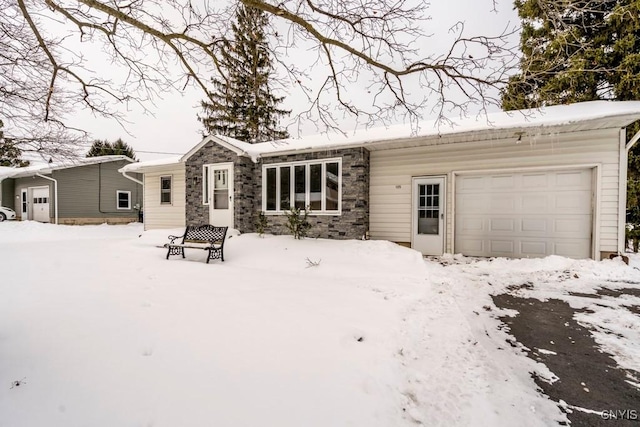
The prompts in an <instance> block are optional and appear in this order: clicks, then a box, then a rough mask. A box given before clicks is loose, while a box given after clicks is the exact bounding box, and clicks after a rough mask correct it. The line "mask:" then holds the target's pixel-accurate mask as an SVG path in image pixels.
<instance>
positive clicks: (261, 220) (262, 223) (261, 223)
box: [256, 212, 267, 237]
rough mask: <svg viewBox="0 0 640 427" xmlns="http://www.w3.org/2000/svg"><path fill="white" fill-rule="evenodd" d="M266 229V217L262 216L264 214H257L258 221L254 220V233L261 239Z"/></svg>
mask: <svg viewBox="0 0 640 427" xmlns="http://www.w3.org/2000/svg"><path fill="white" fill-rule="evenodd" d="M266 229H267V216H266V215H265V214H264V212H260V213H259V214H258V219H256V233H258V236H260V237H262V236H263V235H264V232H265V230H266Z"/></svg>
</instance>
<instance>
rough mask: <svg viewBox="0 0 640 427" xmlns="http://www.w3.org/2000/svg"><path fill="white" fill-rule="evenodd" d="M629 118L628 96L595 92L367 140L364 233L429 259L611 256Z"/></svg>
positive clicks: (638, 109)
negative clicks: (591, 97)
mask: <svg viewBox="0 0 640 427" xmlns="http://www.w3.org/2000/svg"><path fill="white" fill-rule="evenodd" d="M639 119H640V102H635V101H629V102H605V101H596V102H586V103H581V104H573V105H562V106H555V107H548V108H546V109H543V110H532V111H522V112H512V113H504V112H501V113H495V114H491V115H489V116H488V117H486V118H478V119H476V118H470V119H468V120H462V121H457V123H456V125H455V126H451V127H448V126H440V127H438V124H437V123H435V122H434V123H427V124H421V125H420V129H419V130H418V131H417V132H414V133H413V134H412V135H410V136H404V137H403V138H401V137H396V138H395V139H386V140H371V141H368V142H367V143H366V144H365V145H364V146H365V147H367V149H368V150H369V152H370V176H371V178H370V190H369V208H370V214H369V227H370V236H371V238H373V239H385V240H391V241H394V242H397V243H401V244H405V245H407V246H411V247H412V248H414V249H416V250H419V251H420V252H422V253H423V254H425V255H436V256H437V255H442V254H443V253H456V254H458V253H460V254H463V255H469V256H486V257H489V256H503V257H544V256H548V255H561V256H567V257H572V258H594V259H601V258H604V257H608V256H609V255H610V254H617V253H620V252H622V251H624V228H625V216H624V212H625V205H626V168H627V156H628V152H629V149H630V148H631V147H632V146H633V145H634V144H635V143H636V142H637V141H638V140H639V139H640V133H638V134H636V135H633V136H632V137H631V138H627V135H626V127H627V126H629V125H630V124H632V123H634V122H636V121H637V120H639ZM394 133H395V134H396V135H400V132H395V131H394ZM378 135H380V133H378ZM427 222H429V223H433V224H432V226H429V227H426V226H425V225H424V224H426V223H427Z"/></svg>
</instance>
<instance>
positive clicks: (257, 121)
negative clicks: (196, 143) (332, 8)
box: [199, 4, 290, 143]
mask: <svg viewBox="0 0 640 427" xmlns="http://www.w3.org/2000/svg"><path fill="white" fill-rule="evenodd" d="M268 23H269V18H268V16H267V15H266V14H265V13H264V12H263V11H261V10H258V9H254V8H250V7H246V6H244V5H242V4H239V5H238V8H237V10H236V22H235V23H233V24H232V31H233V40H232V41H228V42H226V43H225V44H224V46H223V49H222V51H221V57H220V58H219V61H220V64H221V67H222V68H223V70H224V71H225V73H224V77H222V78H213V79H212V83H213V91H212V92H211V96H210V99H208V100H205V101H202V108H203V110H204V115H203V116H201V117H199V120H200V121H201V122H202V124H203V125H204V129H205V133H207V134H221V135H225V136H230V137H232V138H236V139H239V140H241V141H246V142H251V143H254V142H262V141H269V140H276V139H282V138H287V137H288V136H289V134H288V133H287V131H286V130H284V129H281V128H280V127H279V119H280V118H281V117H283V116H286V115H288V114H289V113H290V111H286V110H282V109H279V108H278V105H279V104H280V103H281V102H282V101H283V100H284V97H277V96H275V95H274V94H273V92H272V88H271V85H272V83H273V78H274V74H273V72H274V69H273V65H272V62H271V56H270V53H269V49H268V40H267V37H266V34H265V30H266V27H267V25H268Z"/></svg>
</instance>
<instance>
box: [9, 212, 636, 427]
mask: <svg viewBox="0 0 640 427" xmlns="http://www.w3.org/2000/svg"><path fill="white" fill-rule="evenodd" d="M174 231H176V232H177V231H178V230H174ZM168 234H171V230H169V231H160V232H158V231H154V232H146V233H143V232H142V229H141V228H140V226H139V225H137V224H136V225H128V226H107V225H103V226H85V227H71V226H55V225H49V224H39V223H34V222H22V223H20V222H4V223H1V224H0V414H2V416H1V418H2V422H1V424H2V425H8V426H13V427H20V426H29V427H33V426H47V427H54V426H65V427H68V426H92V427H98V426H105V427H107V426H108V427H111V426H145V427H150V426H153V427H159V426H180V425H184V426H212V425H214V426H278V427H281V426H282V427H284V426H301V425H303V426H366V427H375V426H385V427H388V426H410V425H416V424H418V425H420V424H422V425H427V426H438V425H443V426H444V425H447V426H486V425H492V426H512V425H521V426H545V425H550V424H552V423H554V422H557V421H562V420H566V418H565V415H564V414H563V413H562V412H561V411H560V409H559V408H558V407H557V405H556V404H555V403H554V402H552V401H551V400H549V399H548V398H546V397H545V396H544V395H541V394H540V393H539V392H538V391H537V390H536V386H535V384H534V382H533V380H532V379H531V375H530V372H534V371H535V372H537V373H538V374H539V375H541V376H543V377H545V378H548V379H549V380H553V378H554V374H553V373H552V372H549V371H548V369H546V367H545V366H544V365H541V364H540V363H537V362H535V361H533V360H531V359H529V358H527V357H525V356H524V353H523V351H522V350H521V349H519V348H512V347H511V346H509V345H505V339H506V338H508V335H507V332H505V331H504V330H503V329H501V328H499V325H500V322H499V321H498V320H497V316H499V315H504V314H505V312H504V311H500V310H498V309H496V307H495V305H494V304H493V302H492V300H491V294H497V293H502V292H505V291H507V290H508V289H513V288H509V287H510V286H512V285H522V284H523V283H526V282H529V281H530V282H535V286H533V287H531V289H526V288H525V289H519V290H517V292H521V293H523V294H527V296H532V297H538V298H542V299H544V298H549V297H552V296H553V297H554V298H556V297H558V295H559V296H560V297H562V298H564V299H565V300H567V301H569V302H570V303H572V302H573V303H576V304H577V303H578V302H576V301H577V300H574V298H573V297H572V296H571V295H569V294H568V290H572V291H576V292H583V293H590V292H595V289H596V288H597V287H599V286H601V285H602V283H603V282H607V287H610V288H611V287H618V288H624V287H630V286H635V287H637V286H638V285H637V283H640V270H638V269H637V267H640V260H639V259H638V258H632V266H626V265H624V264H623V263H621V262H620V261H604V262H593V261H573V260H568V259H564V258H559V257H550V258H547V259H544V260H511V261H509V260H492V261H491V260H474V259H470V258H464V257H453V256H447V257H443V258H441V259H434V260H427V261H424V260H423V259H422V258H421V256H420V255H419V254H417V253H416V252H414V251H412V250H410V249H406V248H402V247H399V246H396V245H394V244H392V243H389V242H381V241H368V242H363V241H329V240H315V239H307V240H303V241H295V240H293V239H292V238H291V237H289V236H265V237H264V238H260V237H258V236H257V235H253V234H248V235H241V236H240V235H236V234H234V235H232V237H231V238H230V239H228V240H227V243H226V245H225V258H226V261H225V262H224V263H220V262H212V263H211V264H209V265H207V264H205V263H204V259H205V256H206V255H205V253H204V251H202V252H200V251H195V250H191V251H189V250H187V259H186V260H182V259H180V258H173V259H172V260H170V261H166V260H165V259H164V256H165V251H164V250H163V249H160V248H158V247H157V245H161V244H162V243H164V242H165V241H166V236H167V235H168ZM314 264H316V265H314ZM634 267H635V268H634ZM629 282H631V284H629ZM633 283H636V284H635V285H633ZM583 300H584V298H583V299H581V300H580V302H579V303H580V304H584V302H583ZM598 301H599V302H600V303H602V302H603V301H604V304H601V305H603V306H598V307H595V306H594V309H595V311H594V313H592V314H586V313H583V314H581V316H582V317H581V318H580V319H579V320H580V321H581V322H584V323H589V324H593V325H596V326H599V327H600V326H603V325H606V328H608V329H609V330H612V331H614V332H615V333H616V334H617V335H611V334H605V333H602V334H598V335H597V336H596V338H597V339H598V341H599V342H600V343H601V344H602V346H603V347H604V348H605V349H606V350H607V351H610V352H612V353H613V354H614V355H615V357H616V359H617V360H618V361H619V363H620V364H621V365H623V366H625V367H628V368H630V369H638V368H639V367H638V361H640V351H639V348H638V346H639V345H640V344H639V343H640V336H639V335H638V334H639V331H640V326H639V325H638V320H637V317H636V318H635V319H634V318H633V317H628V316H627V315H626V314H623V313H622V310H619V309H618V308H619V304H621V302H620V299H616V300H614V299H613V298H612V299H611V300H607V299H606V298H605V299H602V300H598ZM594 302H595V301H594ZM624 303H625V304H628V305H640V301H638V298H634V297H625V298H624ZM543 350H548V351H551V350H552V349H543Z"/></svg>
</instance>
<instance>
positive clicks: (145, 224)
mask: <svg viewBox="0 0 640 427" xmlns="http://www.w3.org/2000/svg"><path fill="white" fill-rule="evenodd" d="M118 172H120V173H121V174H122V176H124V177H125V178H127V179H129V180H131V181H133V182H135V183H136V184H140V185H141V186H142V207H141V208H140V209H144V191H145V190H144V182H142V181H140V180H137V179H135V178H134V177H132V176H129V175H127V172H125V171H123V170H119V171H118ZM138 215H140V211H138ZM138 220H140V217H138ZM142 223H143V225H144V230H145V231H146V230H147V223H146V222H145V221H144V219H143V221H142Z"/></svg>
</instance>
